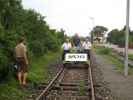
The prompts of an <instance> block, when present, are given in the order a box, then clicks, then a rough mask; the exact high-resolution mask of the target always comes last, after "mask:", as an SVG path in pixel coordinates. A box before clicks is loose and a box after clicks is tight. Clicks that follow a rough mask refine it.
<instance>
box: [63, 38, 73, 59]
mask: <svg viewBox="0 0 133 100" xmlns="http://www.w3.org/2000/svg"><path fill="white" fill-rule="evenodd" d="M62 48H63V55H62V60H64V58H65V54H66V53H68V52H70V49H71V48H72V45H71V43H70V42H69V39H66V41H65V42H64V43H63V45H62Z"/></svg>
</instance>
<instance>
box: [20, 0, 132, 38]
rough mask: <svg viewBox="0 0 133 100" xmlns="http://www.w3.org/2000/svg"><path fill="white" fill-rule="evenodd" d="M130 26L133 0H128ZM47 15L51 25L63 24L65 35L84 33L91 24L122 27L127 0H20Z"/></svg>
mask: <svg viewBox="0 0 133 100" xmlns="http://www.w3.org/2000/svg"><path fill="white" fill-rule="evenodd" d="M130 1H131V2H130V27H131V29H132V30H133V11H132V10H133V0H130ZM22 3H23V6H24V8H26V9H28V8H32V9H35V10H36V11H37V12H39V13H41V14H42V15H43V16H47V17H46V19H45V20H46V21H47V23H48V24H49V25H50V27H51V28H55V29H58V30H60V29H61V28H63V29H64V30H65V31H66V34H68V35H74V34H75V33H79V34H80V35H83V36H86V35H88V34H89V31H90V29H92V27H93V26H94V25H102V26H105V27H107V28H108V29H109V30H111V29H114V28H118V29H121V28H123V26H124V25H125V23H126V15H125V14H126V0H22Z"/></svg>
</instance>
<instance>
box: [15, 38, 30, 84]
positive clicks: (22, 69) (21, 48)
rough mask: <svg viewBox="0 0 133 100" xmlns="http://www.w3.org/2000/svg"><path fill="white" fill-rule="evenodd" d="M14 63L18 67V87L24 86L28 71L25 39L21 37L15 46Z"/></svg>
mask: <svg viewBox="0 0 133 100" xmlns="http://www.w3.org/2000/svg"><path fill="white" fill-rule="evenodd" d="M15 53H16V62H17V66H18V74H17V76H18V80H19V83H20V85H22V86H26V84H27V83H26V79H27V74H28V73H27V71H28V68H27V67H28V58H27V48H26V45H25V38H24V37H22V38H21V39H20V40H19V42H18V44H17V46H16V47H15Z"/></svg>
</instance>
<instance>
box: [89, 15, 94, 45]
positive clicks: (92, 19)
mask: <svg viewBox="0 0 133 100" xmlns="http://www.w3.org/2000/svg"><path fill="white" fill-rule="evenodd" d="M89 19H90V20H91V21H92V31H91V43H92V44H93V38H94V36H93V28H94V26H95V22H94V18H93V17H89Z"/></svg>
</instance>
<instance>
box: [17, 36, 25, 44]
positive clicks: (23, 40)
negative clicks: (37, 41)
mask: <svg viewBox="0 0 133 100" xmlns="http://www.w3.org/2000/svg"><path fill="white" fill-rule="evenodd" d="M25 42H26V41H25V38H24V37H21V38H20V39H19V41H18V43H24V44H25Z"/></svg>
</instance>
